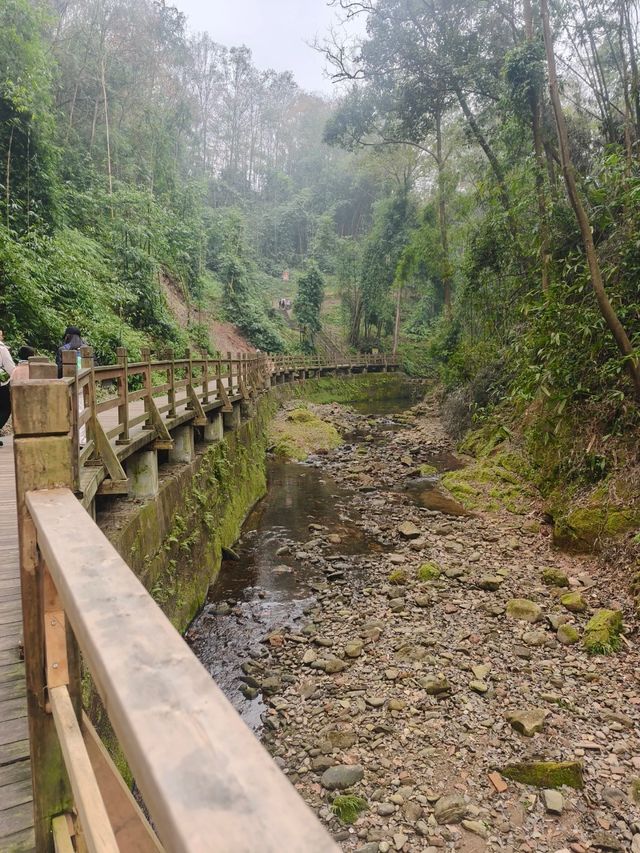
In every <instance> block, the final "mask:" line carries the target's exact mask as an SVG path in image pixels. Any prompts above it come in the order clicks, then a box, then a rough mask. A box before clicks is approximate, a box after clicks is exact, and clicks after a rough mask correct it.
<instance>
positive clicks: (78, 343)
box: [56, 326, 87, 377]
mask: <svg viewBox="0 0 640 853" xmlns="http://www.w3.org/2000/svg"><path fill="white" fill-rule="evenodd" d="M86 346H87V343H86V341H84V340H83V339H82V335H81V334H80V329H79V328H78V327H77V326H67V328H66V329H65V332H64V338H63V339H62V343H61V344H60V346H59V347H58V352H57V353H56V364H57V365H58V376H59V377H61V376H62V353H63V352H65V350H74V351H75V353H76V357H77V361H78V367H80V347H86Z"/></svg>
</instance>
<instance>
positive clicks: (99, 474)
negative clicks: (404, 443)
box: [62, 347, 397, 505]
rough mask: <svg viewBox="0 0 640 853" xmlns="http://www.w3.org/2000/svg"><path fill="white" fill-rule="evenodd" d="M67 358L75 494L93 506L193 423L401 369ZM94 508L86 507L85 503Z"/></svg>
mask: <svg viewBox="0 0 640 853" xmlns="http://www.w3.org/2000/svg"><path fill="white" fill-rule="evenodd" d="M81 353H82V360H81V365H80V366H79V367H78V364H77V357H76V353H75V352H63V354H62V356H63V376H64V377H65V378H66V379H67V380H69V382H70V384H71V388H72V390H71V394H72V398H73V406H72V408H73V435H74V437H75V438H74V442H75V453H74V473H75V479H74V488H75V491H76V492H77V493H83V494H84V495H85V496H86V499H87V502H90V501H91V499H92V498H93V496H94V495H95V493H96V492H98V493H103V494H104V493H106V494H126V493H127V492H128V488H129V483H128V479H127V475H126V473H125V470H124V468H123V465H122V462H123V461H124V460H125V459H126V458H127V457H128V456H130V455H131V454H132V453H134V452H136V451H137V450H139V449H140V448H141V447H143V446H145V445H147V444H153V446H154V447H155V448H156V449H160V450H170V449H171V448H172V447H173V440H172V437H171V429H172V428H174V427H175V426H177V425H179V424H182V423H186V422H187V421H192V422H193V423H194V425H195V426H204V425H206V423H207V414H208V413H209V412H211V411H213V410H216V409H218V410H220V411H222V412H229V411H231V409H232V404H233V403H237V402H240V401H243V400H244V401H246V400H249V399H251V398H253V397H255V396H256V395H257V394H258V393H260V392H261V391H263V390H265V389H266V388H268V387H270V386H271V385H276V384H278V383H281V382H287V381H296V380H299V379H304V378H308V377H312V376H322V375H326V374H327V373H334V372H358V371H369V370H372V371H375V370H377V371H381V370H395V369H397V362H396V361H395V360H393V359H391V358H388V357H387V356H386V355H367V354H362V355H357V356H350V357H339V358H338V357H334V358H333V359H327V358H321V357H320V356H304V355H273V356H270V355H267V354H264V353H252V354H246V353H238V354H236V355H235V356H234V355H233V354H232V353H227V355H226V357H224V358H211V357H209V356H207V355H200V356H199V357H195V356H193V354H191V353H188V354H187V356H186V357H184V358H179V359H176V358H174V357H173V354H172V353H171V352H168V353H165V354H164V355H163V357H162V358H157V359H154V360H152V358H151V354H150V352H149V351H148V350H143V352H142V358H141V360H140V361H136V362H131V361H129V356H128V353H127V351H126V350H125V349H119V350H118V363H117V364H113V365H95V364H94V358H93V353H92V350H91V349H90V348H89V347H85V348H83V349H82V350H81ZM85 505H87V503H85Z"/></svg>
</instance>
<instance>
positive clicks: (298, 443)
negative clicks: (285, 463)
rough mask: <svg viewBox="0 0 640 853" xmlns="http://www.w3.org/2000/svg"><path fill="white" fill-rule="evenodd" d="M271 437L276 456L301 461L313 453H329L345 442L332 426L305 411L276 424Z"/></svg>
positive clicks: (294, 412) (273, 424) (273, 425)
mask: <svg viewBox="0 0 640 853" xmlns="http://www.w3.org/2000/svg"><path fill="white" fill-rule="evenodd" d="M269 437H270V441H271V446H272V448H273V452H274V453H275V454H276V456H280V457H282V458H284V459H295V460H298V461H300V462H302V461H304V460H305V459H306V458H307V457H308V456H309V455H310V454H311V453H317V452H319V451H320V452H325V453H326V452H327V451H328V450H333V448H335V447H338V446H339V445H340V444H341V443H342V438H341V437H340V433H339V432H338V430H337V429H336V428H335V427H334V426H333V425H332V424H329V423H326V422H325V421H323V420H321V419H320V418H319V417H318V416H317V415H315V414H314V413H313V412H310V411H309V409H305V408H299V409H294V410H293V411H292V412H289V413H288V414H287V415H286V417H280V418H278V419H277V420H276V421H274V422H273V423H272V424H271V426H270V429H269Z"/></svg>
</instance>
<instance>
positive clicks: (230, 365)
mask: <svg viewBox="0 0 640 853" xmlns="http://www.w3.org/2000/svg"><path fill="white" fill-rule="evenodd" d="M227 361H228V362H229V384H228V386H227V390H228V392H229V396H230V397H233V355H232V354H231V353H230V352H227Z"/></svg>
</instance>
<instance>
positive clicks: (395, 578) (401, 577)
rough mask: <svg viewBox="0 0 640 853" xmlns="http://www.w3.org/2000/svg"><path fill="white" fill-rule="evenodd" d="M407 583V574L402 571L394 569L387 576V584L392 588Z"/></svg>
mask: <svg viewBox="0 0 640 853" xmlns="http://www.w3.org/2000/svg"><path fill="white" fill-rule="evenodd" d="M406 582H407V573H406V572H405V570H404V569H394V570H393V571H392V572H391V574H390V575H389V583H390V584H393V585H394V586H402V585H403V584H405V583H406Z"/></svg>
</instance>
